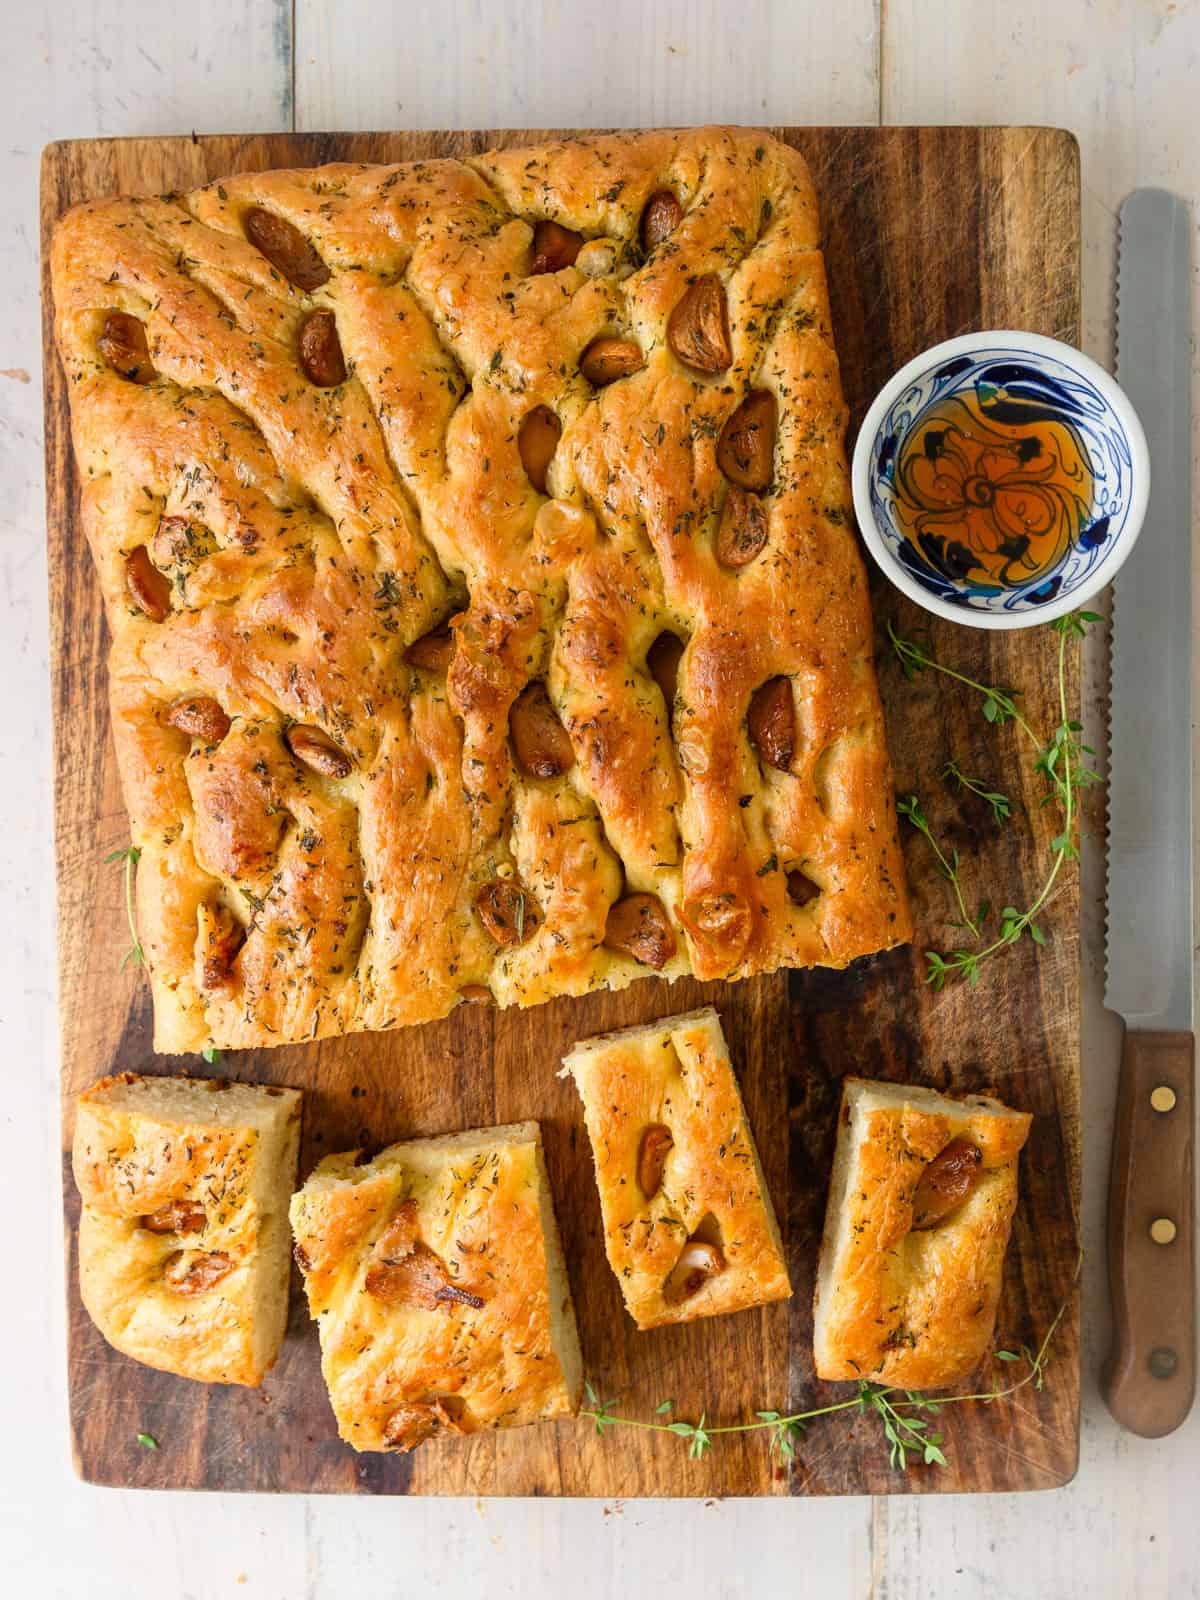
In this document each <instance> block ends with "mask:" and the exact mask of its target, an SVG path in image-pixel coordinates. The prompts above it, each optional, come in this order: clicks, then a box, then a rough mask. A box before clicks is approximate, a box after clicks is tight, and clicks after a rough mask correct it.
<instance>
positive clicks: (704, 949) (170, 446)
mask: <svg viewBox="0 0 1200 1600" xmlns="http://www.w3.org/2000/svg"><path fill="white" fill-rule="evenodd" d="M52 275H53V291H54V305H55V329H56V336H57V341H58V347H59V350H60V352H61V356H62V360H63V364H64V367H65V370H66V374H67V377H68V380H69V389H70V403H71V415H72V436H73V441H74V449H75V459H76V464H77V467H78V471H79V475H80V478H81V481H82V504H83V518H84V525H85V528H86V531H87V535H88V538H89V541H90V543H91V548H92V552H93V555H94V557H95V561H96V565H97V568H98V571H99V575H100V582H101V586H102V589H103V595H104V602H105V607H106V611H107V616H108V621H109V625H110V628H111V631H112V638H113V645H112V654H111V658H110V681H111V705H112V720H113V728H114V733H115V738H116V744H117V753H118V759H119V763H120V769H121V775H122V782H123V786H124V792H125V798H126V803H127V805H128V809H129V813H130V824H131V832H132V838H133V842H134V844H135V845H136V846H137V847H138V849H139V850H140V852H141V859H140V865H139V869H138V884H137V910H138V922H139V928H140V933H141V941H142V944H143V946H144V948H145V951H146V956H147V962H148V966H149V972H150V979H151V984H152V986H153V991H154V1002H155V1045H156V1048H158V1049H160V1050H164V1051H188V1050H196V1049H198V1048H200V1047H201V1046H202V1045H204V1044H206V1043H216V1044H218V1045H222V1046H227V1047H230V1048H235V1049H240V1048H244V1047H248V1046H259V1045H274V1044H282V1043H285V1042H287V1041H294V1040H302V1039H313V1038H320V1037H323V1036H326V1035H330V1034H337V1033H343V1032H346V1031H349V1030H354V1029H362V1028H388V1027H393V1026H397V1025H399V1024H403V1023H411V1022H419V1021H422V1020H425V1019H428V1018H431V1017H437V1016H441V1015H444V1014H445V1013H446V1012H447V1011H449V1010H450V1009H451V1007H453V1006H454V1005H455V1004H457V1003H458V1002H459V1001H460V1000H462V999H463V998H464V997H473V996H481V995H487V994H490V996H491V997H492V998H493V999H494V1000H495V1001H496V1002H497V1003H498V1004H499V1005H502V1006H510V1005H532V1004H534V1003H537V1002H539V1001H543V1000H546V999H548V998H550V997H552V996H555V995H560V994H581V993H585V992H587V991H589V990H592V989H595V988H597V987H603V986H605V985H608V986H610V987H621V986H623V985H624V984H626V983H628V982H629V981H630V980H631V979H633V978H635V977H639V976H646V975H648V974H650V973H653V972H658V973H660V974H662V975H663V976H664V977H668V978H669V977H674V976H677V975H679V974H682V973H687V972H693V973H695V974H696V975H697V976H698V977H701V978H715V977H723V978H741V977H746V976H748V975H750V974H753V973H757V972H769V971H772V970H774V969H775V968H777V967H780V966H808V965H813V964H826V965H831V966H842V965H844V964H846V963H847V962H850V961H852V960H854V959H855V958H856V957H858V956H861V955H863V954H865V953H867V952H870V951H875V950H880V949H883V948H886V947H888V946H891V945H895V944H898V943H902V942H904V941H905V940H906V939H907V938H908V937H909V935H910V924H909V914H908V908H907V904H906V899H905V891H904V885H903V873H902V865H901V858H900V854H899V849H898V845H897V837H896V826H895V817H894V812H893V803H892V789H891V780H890V776H889V769H888V760H887V752H886V748H885V741H884V729H883V721H882V715H881V710H880V704H879V698H878V693H877V689H876V683H875V673H874V666H873V661H872V653H871V618H870V612H869V606H868V600H867V587H866V580H865V574H864V570H863V565H862V561H861V559H860V556H859V552H858V549H857V547H856V543H855V538H854V533H853V529H852V525H851V501H850V493H849V486H848V475H847V469H846V461H845V455H844V448H843V435H844V430H845V424H846V410H845V405H844V402H843V398H842V390H841V383H840V378H839V373H838V363H837V356H836V353H835V351H834V345H833V339H832V334H831V330H830V321H829V304H828V296H827V292H826V285H825V277H824V266H823V261H822V256H821V251H820V247H819V236H818V220H817V206H816V199H815V196H814V193H813V187H812V183H811V180H810V177H809V173H808V169H807V167H806V165H805V163H804V160H803V159H802V157H801V156H800V155H799V154H798V153H797V151H795V150H794V149H791V148H790V147H788V146H787V145H784V144H781V143H778V142H776V141H775V140H773V139H771V138H769V137H767V136H766V135H764V134H762V133H756V132H754V131H752V130H745V129H729V128H724V129H723V128H710V129H700V130H694V131H682V132H670V133H645V134H617V135H608V136H603V137H595V138H583V139H580V140H578V141H572V142H564V143H556V144H552V145H547V146H544V147H542V148H539V149H524V150H503V151H497V152H492V153H491V154H488V155H484V156H480V157H478V158H473V159H471V160H469V161H452V160H436V161H419V162H413V163H410V164H408V165H404V166H394V167H382V166H380V167H369V166H350V165H340V166H330V167H323V168H319V169H315V170H311V171H291V172H286V171H285V172H273V173H250V174H242V175H239V176H236V177H230V178H227V179H225V180H223V181H222V182H220V183H212V184H210V185H208V186H207V187H206V188H204V189H200V190H197V191H195V192H193V193H190V194H174V195H162V196H158V197H156V198H153V199H134V200H130V199H118V200H108V201H101V202H90V203H88V204H85V205H82V206H79V207H77V208H76V209H75V210H73V211H72V212H70V213H69V214H68V215H67V216H66V217H65V218H64V219H63V220H62V222H61V223H60V225H59V227H58V230H57V233H56V235H55V238H54V244H53V250H52Z"/></svg>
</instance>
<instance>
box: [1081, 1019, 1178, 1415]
mask: <svg viewBox="0 0 1200 1600" xmlns="http://www.w3.org/2000/svg"><path fill="white" fill-rule="evenodd" d="M1194 1053H1195V1045H1194V1040H1193V1036H1192V1034H1190V1033H1137V1032H1130V1031H1127V1032H1126V1034H1125V1044H1124V1048H1123V1050H1122V1055H1121V1078H1120V1085H1119V1088H1118V1091H1117V1117H1116V1124H1115V1127H1114V1130H1113V1151H1112V1171H1111V1173H1110V1176H1109V1199H1108V1206H1109V1209H1108V1280H1109V1287H1110V1289H1111V1292H1112V1304H1113V1345H1112V1350H1111V1351H1110V1353H1109V1357H1108V1361H1107V1363H1106V1365H1105V1368H1104V1372H1103V1373H1102V1375H1101V1388H1102V1389H1103V1392H1104V1398H1105V1400H1106V1401H1107V1403H1108V1409H1109V1410H1110V1411H1111V1412H1112V1414H1113V1416H1114V1417H1116V1419H1117V1421H1118V1422H1119V1423H1121V1425H1122V1426H1123V1427H1126V1428H1129V1429H1131V1430H1132V1431H1133V1432H1134V1433H1140V1434H1141V1435H1142V1436H1143V1438H1147V1439H1158V1438H1161V1437H1162V1435H1163V1434H1166V1433H1171V1432H1173V1431H1174V1429H1176V1428H1177V1427H1178V1426H1179V1424H1180V1423H1181V1422H1182V1421H1183V1420H1184V1418H1185V1417H1186V1416H1187V1414H1188V1412H1189V1411H1190V1410H1191V1406H1192V1396H1193V1394H1194V1393H1195V1388H1196V1258H1195V1254H1194V1219H1195V1192H1194V1187H1193V1185H1194V1176H1193V1168H1192V1126H1193V1118H1194V1115H1195V1105H1194V1068H1193V1057H1194Z"/></svg>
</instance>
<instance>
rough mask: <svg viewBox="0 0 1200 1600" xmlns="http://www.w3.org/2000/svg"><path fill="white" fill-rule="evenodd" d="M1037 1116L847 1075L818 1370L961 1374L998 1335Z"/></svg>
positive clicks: (930, 1377)
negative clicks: (1020, 1171)
mask: <svg viewBox="0 0 1200 1600" xmlns="http://www.w3.org/2000/svg"><path fill="white" fill-rule="evenodd" d="M1032 1120H1033V1119H1032V1118H1031V1117H1030V1116H1029V1115H1028V1114H1027V1113H1026V1112H1023V1111H1010V1110H1009V1109H1008V1107H1007V1106H1004V1105H1001V1103H1000V1101H998V1100H991V1099H987V1098H986V1097H984V1096H982V1095H971V1096H968V1097H965V1098H963V1099H961V1100H958V1099H949V1098H947V1097H946V1096H945V1095H940V1094H937V1093H936V1092H935V1091H934V1090H932V1089H921V1088H914V1087H913V1086H911V1085H905V1084H898V1083H868V1082H866V1081H865V1080H864V1079H862V1078H847V1079H846V1081H845V1085H844V1088H843V1091H842V1109H841V1115H840V1119H839V1123H838V1139H837V1148H836V1151H835V1154H834V1162H833V1176H832V1178H831V1179H830V1184H829V1199H828V1203H827V1207H826V1212H825V1234H824V1238H823V1240H822V1244H821V1261H820V1267H819V1269H818V1274H817V1291H816V1301H815V1310H814V1315H813V1351H814V1356H815V1360H816V1370H817V1376H818V1377H820V1378H830V1379H839V1378H854V1379H857V1378H870V1379H873V1380H876V1381H878V1382H880V1383H885V1384H898V1385H900V1386H901V1387H903V1388H908V1389H939V1388H944V1387H946V1386H947V1385H950V1384H954V1383H960V1382H961V1381H962V1380H963V1379H964V1378H966V1377H967V1376H968V1375H969V1374H970V1373H971V1372H973V1371H974V1369H975V1368H976V1367H977V1366H978V1365H979V1362H980V1361H981V1359H982V1358H983V1355H984V1352H985V1351H986V1349H987V1346H988V1343H989V1341H990V1339H991V1337H992V1333H993V1330H994V1328H995V1322H996V1306H997V1303H998V1301H999V1298H1000V1286H1001V1280H1002V1276H1003V1271H1004V1252H1005V1251H1006V1249H1007V1248H1008V1236H1009V1231H1010V1229H1011V1227H1012V1219H1013V1213H1014V1212H1015V1210H1016V1207H1017V1160H1018V1157H1019V1156H1020V1153H1021V1150H1022V1148H1023V1146H1024V1144H1025V1140H1026V1139H1027V1138H1028V1136H1029V1126H1030V1123H1031V1121H1032Z"/></svg>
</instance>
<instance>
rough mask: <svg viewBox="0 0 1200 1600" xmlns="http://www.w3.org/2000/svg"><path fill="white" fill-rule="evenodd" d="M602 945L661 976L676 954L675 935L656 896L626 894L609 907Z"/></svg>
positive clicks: (664, 909)
mask: <svg viewBox="0 0 1200 1600" xmlns="http://www.w3.org/2000/svg"><path fill="white" fill-rule="evenodd" d="M604 943H605V944H606V945H607V947H608V948H609V949H610V950H616V951H619V952H620V953H621V954H622V955H627V956H632V957H633V959H634V960H635V961H640V962H641V963H642V965H643V966H644V967H653V969H654V970H655V972H661V971H662V969H663V968H664V967H665V966H666V965H667V963H668V962H669V961H670V960H671V958H672V957H673V956H674V954H675V931H674V929H673V928H672V927H671V921H670V918H669V917H668V916H667V912H666V908H665V906H664V905H663V903H662V901H661V900H660V899H659V898H658V896H657V895H654V894H627V895H626V896H625V898H624V899H623V900H618V901H617V902H616V904H615V905H613V906H610V907H609V912H608V920H607V922H606V924H605V928H604Z"/></svg>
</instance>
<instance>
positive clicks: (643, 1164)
mask: <svg viewBox="0 0 1200 1600" xmlns="http://www.w3.org/2000/svg"><path fill="white" fill-rule="evenodd" d="M674 1143H675V1136H674V1134H672V1132H671V1130H670V1128H668V1127H667V1126H666V1124H665V1123H662V1122H652V1123H651V1124H650V1126H649V1127H648V1128H646V1129H644V1130H643V1132H642V1139H641V1144H640V1145H639V1146H638V1163H637V1172H638V1188H639V1189H640V1190H641V1191H642V1193H643V1194H644V1195H645V1196H646V1199H647V1200H653V1199H654V1196H655V1195H656V1194H657V1193H658V1191H659V1190H660V1189H661V1188H662V1180H663V1171H664V1169H665V1167H666V1164H667V1154H668V1152H669V1151H670V1149H671V1147H672V1146H673V1145H674Z"/></svg>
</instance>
